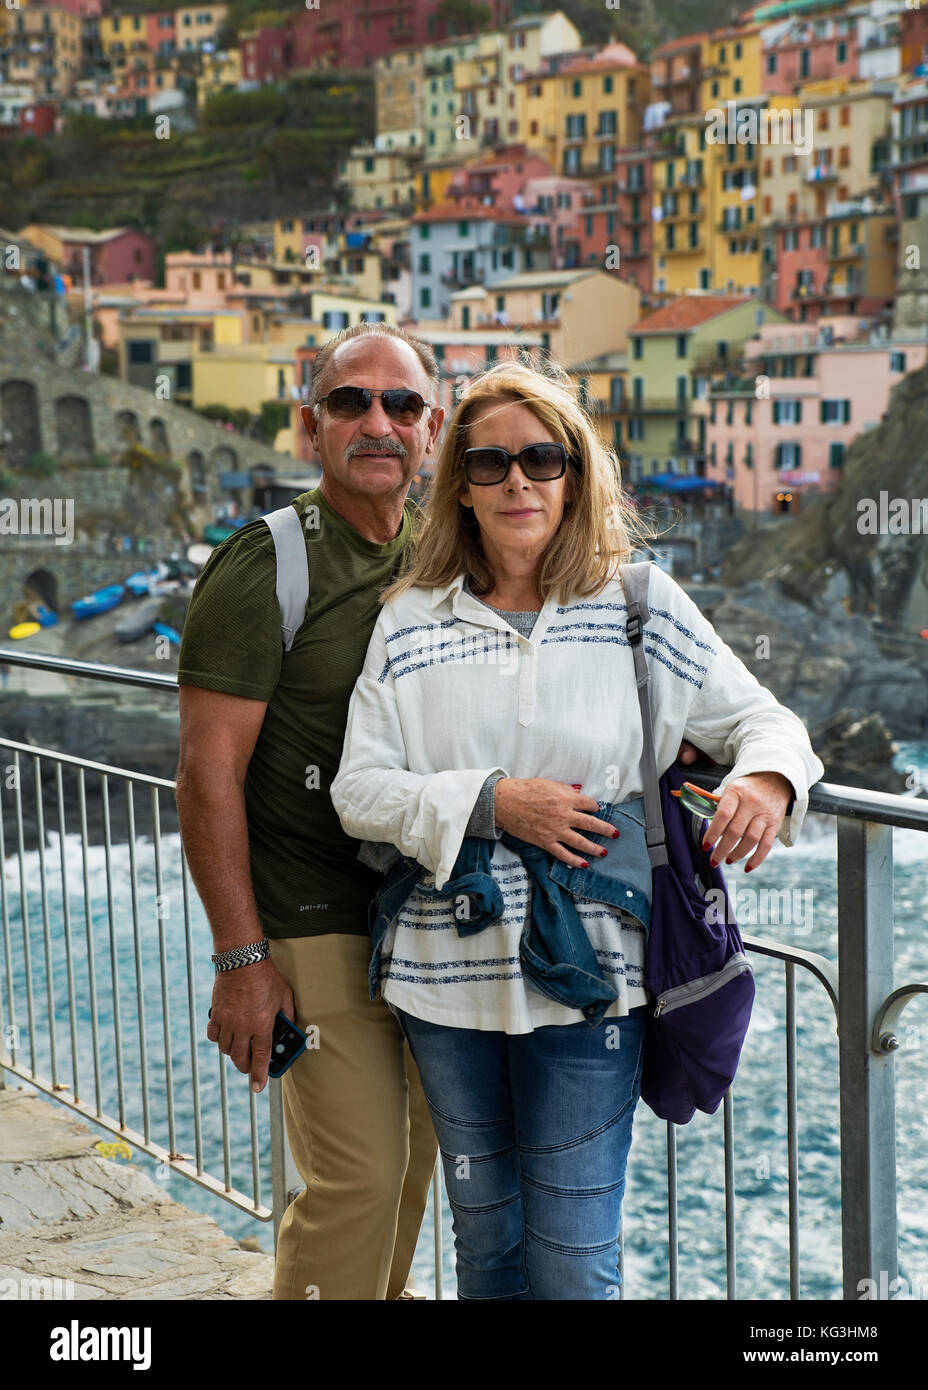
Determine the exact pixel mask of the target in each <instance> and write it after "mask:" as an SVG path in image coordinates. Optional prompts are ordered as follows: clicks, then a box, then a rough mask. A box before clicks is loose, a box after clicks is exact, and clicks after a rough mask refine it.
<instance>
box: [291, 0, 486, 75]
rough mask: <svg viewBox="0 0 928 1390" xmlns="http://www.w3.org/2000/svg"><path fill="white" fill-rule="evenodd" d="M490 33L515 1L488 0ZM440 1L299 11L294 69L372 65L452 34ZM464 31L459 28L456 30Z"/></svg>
mask: <svg viewBox="0 0 928 1390" xmlns="http://www.w3.org/2000/svg"><path fill="white" fill-rule="evenodd" d="M486 5H487V8H488V9H489V11H490V14H489V18H488V20H487V21H486V24H485V25H484V26H482V27H483V28H484V29H485V30H486V32H487V33H489V32H491V31H492V30H494V29H498V28H500V26H501V25H503V24H505V23H508V21H509V20H511V19H512V9H513V7H512V0H486ZM440 6H441V0H357V3H355V4H353V5H346V6H344V7H343V8H342V9H341V10H339V9H338V8H337V7H333V6H332V5H325V4H323V5H320V6H319V8H318V9H301V10H300V11H299V13H298V14H295V15H294V16H293V18H292V19H291V21H290V24H289V26H288V28H289V32H290V33H291V34H292V36H293V68H294V69H295V70H297V71H300V70H303V69H310V68H369V67H372V66H373V62H374V59H375V58H381V57H383V55H384V54H385V53H391V52H395V51H396V50H397V49H407V48H417V47H418V46H419V45H420V44H428V43H439V42H440V41H441V40H443V39H447V38H449V37H451V26H450V25H449V21H448V20H447V19H445V18H444V17H443V16H442V15H441V14H440V13H439V10H440ZM457 32H458V33H460V32H462V31H461V29H458V30H457Z"/></svg>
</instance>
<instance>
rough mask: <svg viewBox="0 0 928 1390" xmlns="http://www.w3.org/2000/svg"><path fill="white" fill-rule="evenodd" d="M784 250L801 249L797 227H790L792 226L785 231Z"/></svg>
mask: <svg viewBox="0 0 928 1390" xmlns="http://www.w3.org/2000/svg"><path fill="white" fill-rule="evenodd" d="M783 250H784V251H798V250H799V232H798V230H797V228H795V227H790V228H788V230H787V231H785V232H784V233H783Z"/></svg>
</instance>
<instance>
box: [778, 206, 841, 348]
mask: <svg viewBox="0 0 928 1390" xmlns="http://www.w3.org/2000/svg"><path fill="white" fill-rule="evenodd" d="M775 235H776V268H777V284H776V297H775V300H774V303H775V304H776V307H777V308H778V309H779V310H780V311H781V312H782V313H784V314H789V316H790V317H791V318H793V319H795V320H796V321H797V323H798V322H802V323H814V322H815V321H816V319H818V318H819V317H820V315H821V313H822V311H823V309H824V307H825V306H824V303H823V301H822V300H821V299H817V300H816V299H812V298H810V296H812V295H821V294H822V292H823V290H824V287H825V280H826V278H827V276H828V256H827V253H826V249H825V225H824V223H823V222H809V221H805V222H798V221H797V222H782V223H780V224H779V225H778V226H777V227H776V229H775Z"/></svg>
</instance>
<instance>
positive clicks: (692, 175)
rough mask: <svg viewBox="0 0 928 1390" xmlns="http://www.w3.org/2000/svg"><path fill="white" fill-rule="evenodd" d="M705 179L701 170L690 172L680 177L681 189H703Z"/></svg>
mask: <svg viewBox="0 0 928 1390" xmlns="http://www.w3.org/2000/svg"><path fill="white" fill-rule="evenodd" d="M704 183H705V178H704V176H703V172H702V170H701V169H693V170H688V171H687V172H686V173H685V174H681V175H680V187H681V188H702V186H703V184H704Z"/></svg>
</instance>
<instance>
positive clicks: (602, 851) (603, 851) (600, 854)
mask: <svg viewBox="0 0 928 1390" xmlns="http://www.w3.org/2000/svg"><path fill="white" fill-rule="evenodd" d="M605 853H606V851H605V850H604V849H601V850H600V851H599V857H600V859H602V857H603V855H604V854H605Z"/></svg>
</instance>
